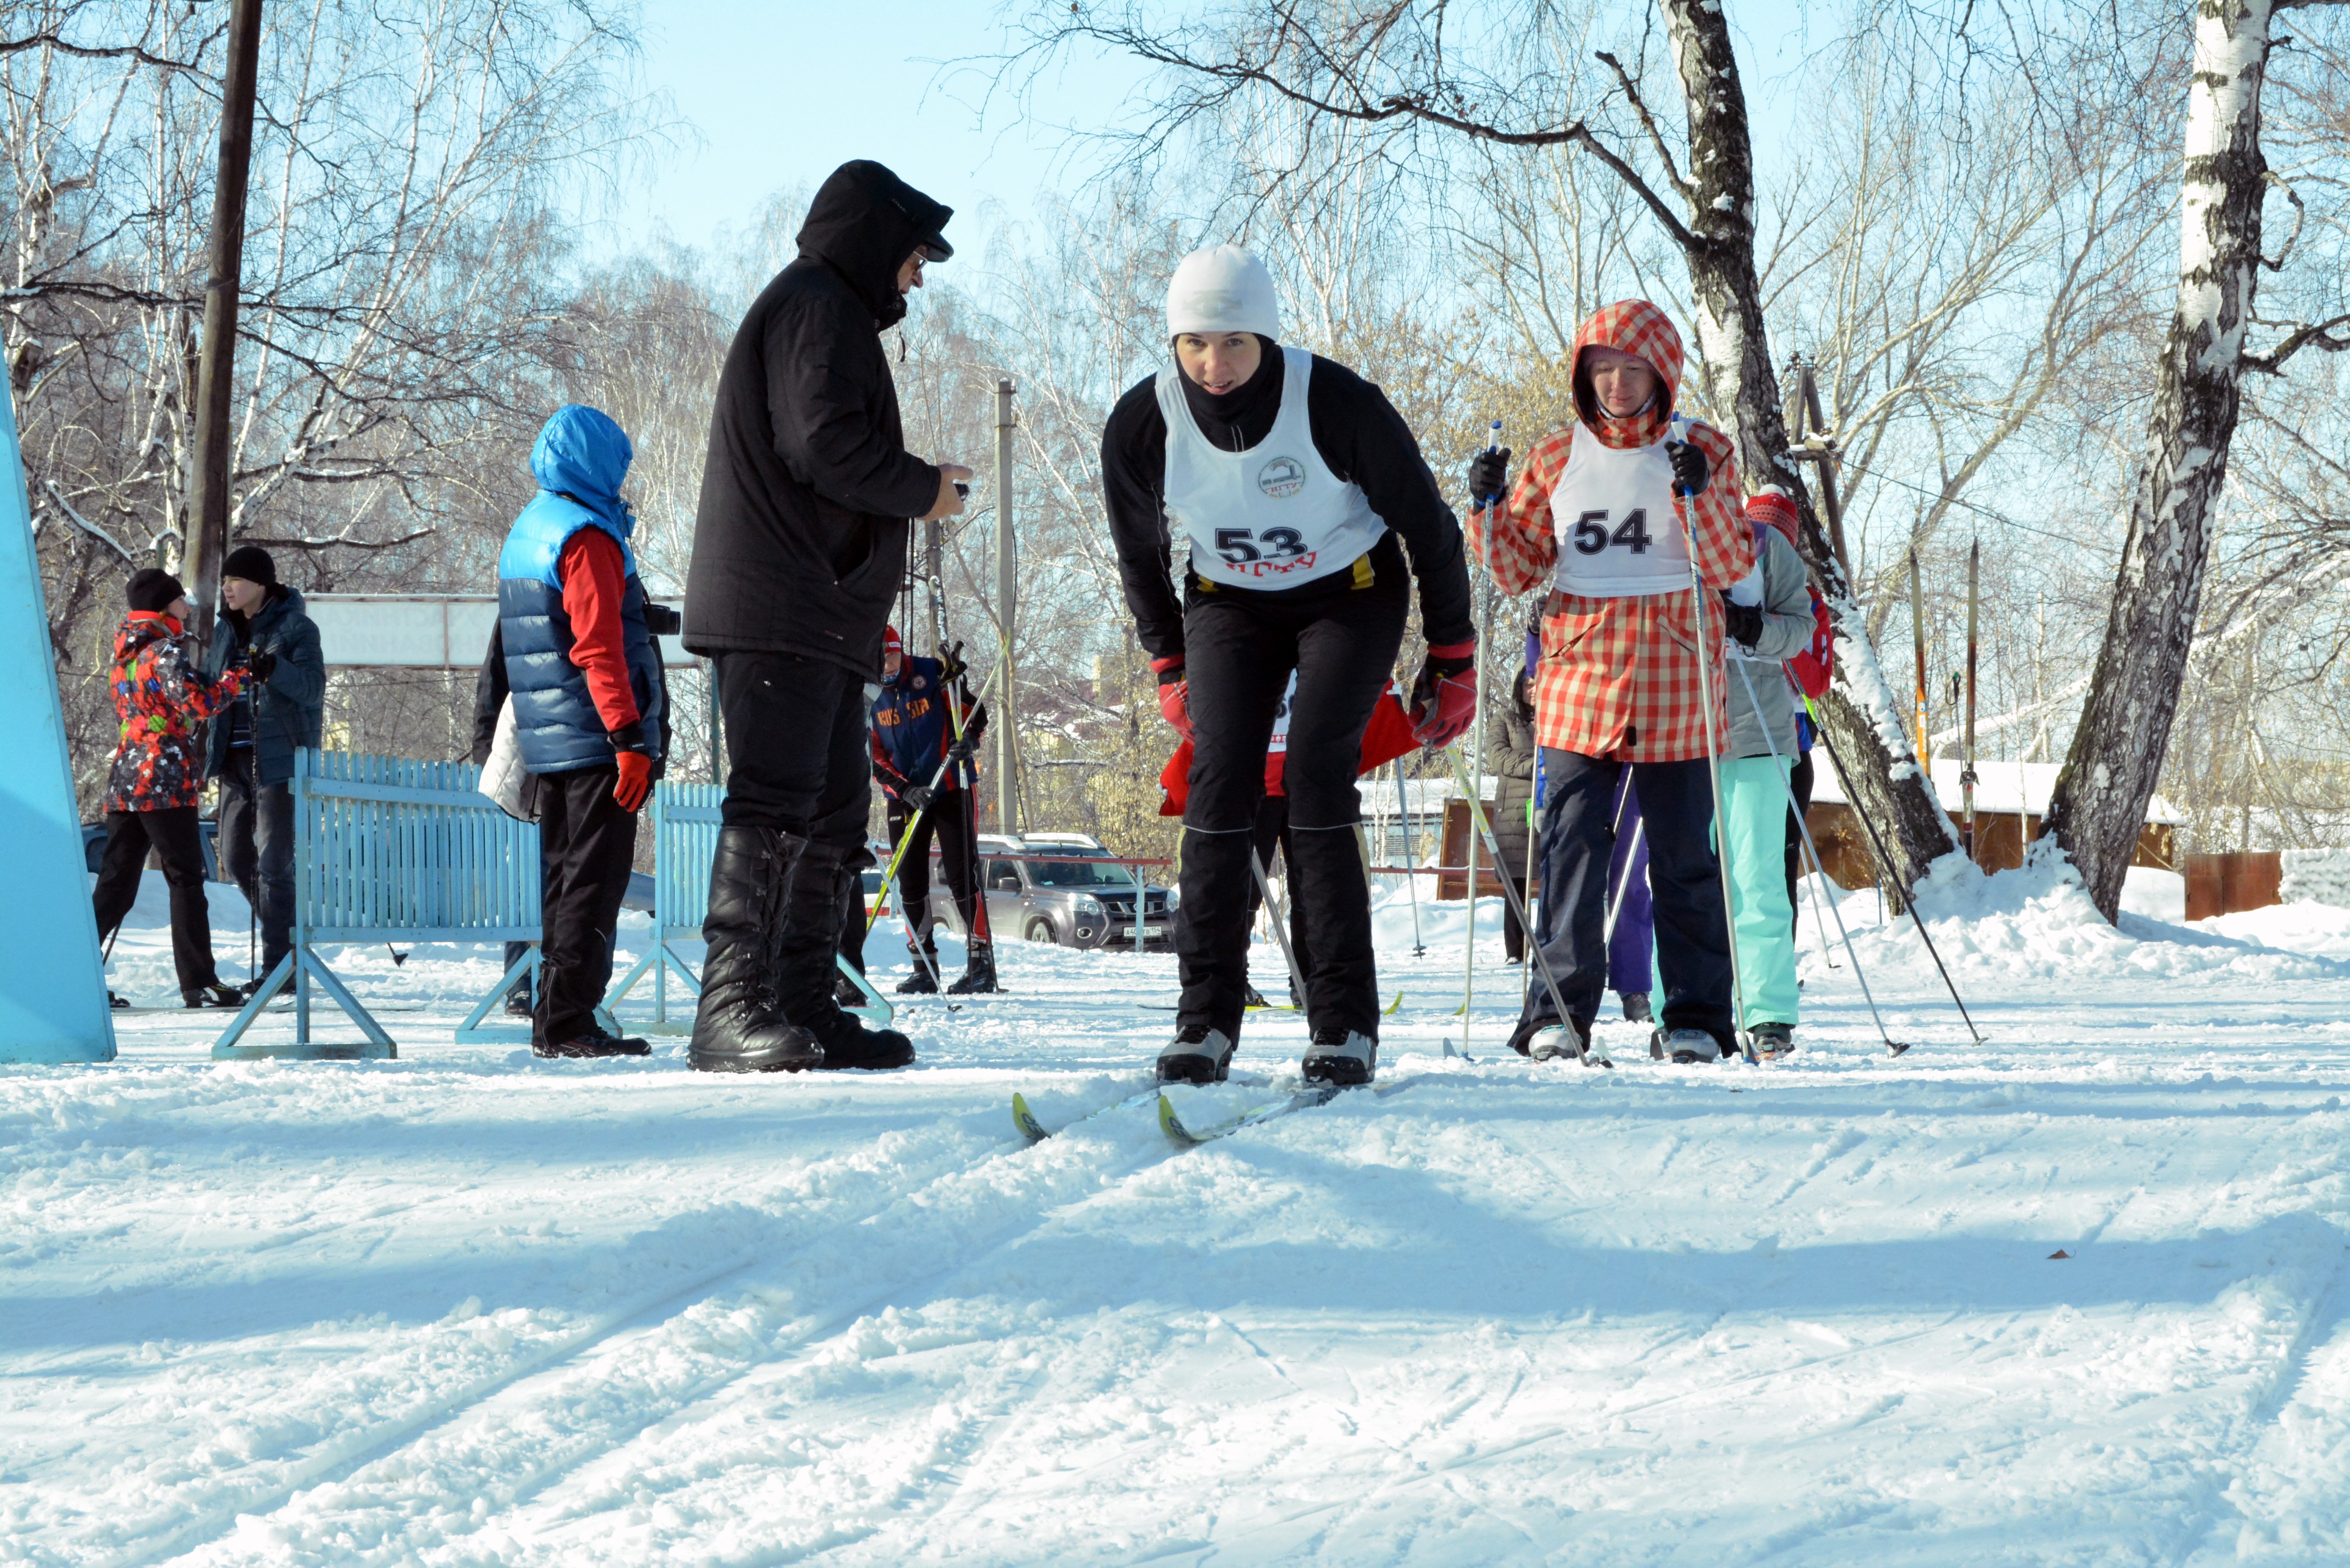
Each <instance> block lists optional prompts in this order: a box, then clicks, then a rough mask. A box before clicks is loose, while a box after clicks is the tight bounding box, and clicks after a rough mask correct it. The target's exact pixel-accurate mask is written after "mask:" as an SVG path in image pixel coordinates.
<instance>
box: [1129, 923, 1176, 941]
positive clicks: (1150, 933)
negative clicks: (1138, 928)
mask: <svg viewBox="0 0 2350 1568" xmlns="http://www.w3.org/2000/svg"><path fill="white" fill-rule="evenodd" d="M1128 929H1132V928H1130V927H1129V928H1128ZM1166 934H1167V928H1166V927H1164V926H1145V927H1143V928H1142V935H1143V937H1144V939H1145V940H1149V938H1151V937H1163V936H1165V935H1166Z"/></svg>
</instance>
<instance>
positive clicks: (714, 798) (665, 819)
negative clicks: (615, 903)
mask: <svg viewBox="0 0 2350 1568" xmlns="http://www.w3.org/2000/svg"><path fill="white" fill-rule="evenodd" d="M725 800H726V792H725V790H724V789H723V788H722V787H720V786H719V785H717V784H671V783H668V782H666V781H664V782H662V783H660V784H655V785H654V786H653V801H652V808H651V816H652V828H653V944H652V946H651V948H650V949H649V950H647V951H646V953H645V956H644V957H642V958H640V959H639V960H638V961H636V963H635V965H634V966H633V967H631V968H630V969H629V972H628V973H626V974H624V975H622V976H621V977H620V978H619V981H617V982H615V983H614V985H613V987H612V989H611V991H610V992H609V993H608V994H607V995H606V996H605V998H604V1005H605V1007H606V1008H607V1009H611V1008H616V1007H618V1006H619V1004H620V999H621V998H622V997H625V996H626V995H628V994H629V992H630V991H632V990H634V989H635V988H636V985H637V982H638V981H640V980H642V979H644V978H645V976H646V975H647V974H648V973H650V975H651V976H652V981H653V1023H652V1025H651V1027H652V1029H653V1031H654V1032H655V1033H665V1034H681V1033H687V1032H688V1031H689V1030H690V1029H691V1027H692V1024H691V1020H690V1019H689V1020H688V1021H687V1022H686V1023H682V1024H672V1023H671V1022H670V1016H669V981H670V979H671V977H672V976H674V977H675V978H676V980H677V981H678V982H679V983H680V984H681V985H682V986H683V987H684V988H685V993H686V995H687V996H689V997H695V998H698V997H700V996H701V994H702V980H701V977H700V976H698V975H696V974H695V973H694V972H693V971H692V970H691V968H690V967H688V965H687V964H686V962H685V961H684V960H683V959H681V958H680V957H679V956H678V954H677V950H675V949H674V948H672V947H671V946H670V943H671V942H672V941H676V940H686V941H699V940H701V938H702V920H703V919H705V918H706V917H707V916H708V914H709V913H710V862H711V860H712V858H713V857H715V856H716V855H717V853H718V826H719V811H720V807H721V806H723V805H724V804H725ZM839 968H840V971H841V972H842V973H843V974H845V975H847V977H848V979H849V980H850V981H851V982H852V983H854V984H855V985H856V987H857V989H858V992H860V993H862V995H863V996H864V998H865V1001H864V1003H863V1004H862V1005H861V1006H857V1007H852V1008H850V1009H848V1011H849V1012H854V1013H856V1014H857V1015H858V1016H859V1017H860V1018H863V1019H865V1020H867V1021H868V1023H889V1018H890V1012H891V1010H890V1006H889V1001H888V999H887V998H885V997H884V996H882V995H881V993H880V992H878V991H875V990H874V989H873V987H872V986H871V985H869V984H868V983H867V982H866V980H865V977H864V976H863V975H861V974H859V973H858V972H857V971H855V970H854V969H852V968H850V967H849V966H848V964H847V962H846V961H842V962H840V964H839Z"/></svg>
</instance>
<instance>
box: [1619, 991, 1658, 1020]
mask: <svg viewBox="0 0 2350 1568" xmlns="http://www.w3.org/2000/svg"><path fill="white" fill-rule="evenodd" d="M1656 1021H1657V1014H1656V1012H1655V1011H1654V1010H1653V1009H1651V1008H1650V1007H1649V1005H1648V992H1645V991H1627V992H1625V993H1624V1022H1625V1023H1655V1022H1656Z"/></svg>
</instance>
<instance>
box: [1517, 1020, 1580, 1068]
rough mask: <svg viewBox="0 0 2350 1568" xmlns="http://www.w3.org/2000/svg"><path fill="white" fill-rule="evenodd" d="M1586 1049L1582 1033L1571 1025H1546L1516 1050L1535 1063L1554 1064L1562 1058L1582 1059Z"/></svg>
mask: <svg viewBox="0 0 2350 1568" xmlns="http://www.w3.org/2000/svg"><path fill="white" fill-rule="evenodd" d="M1518 1049H1519V1051H1521V1052H1522V1053H1523V1054H1525V1055H1527V1056H1530V1057H1532V1058H1533V1059H1534V1060H1535V1061H1537V1062H1555V1061H1557V1060H1558V1059H1559V1058H1560V1057H1562V1056H1572V1057H1574V1058H1575V1060H1577V1061H1581V1060H1582V1059H1583V1053H1584V1051H1585V1049H1586V1042H1585V1040H1584V1038H1583V1032H1582V1031H1581V1030H1579V1029H1577V1028H1576V1027H1575V1025H1574V1024H1572V1023H1547V1024H1544V1026H1543V1027H1542V1028H1540V1029H1537V1030H1535V1031H1534V1033H1533V1035H1532V1036H1531V1037H1530V1038H1528V1039H1527V1040H1525V1041H1524V1042H1523V1043H1522V1044H1519V1046H1518Z"/></svg>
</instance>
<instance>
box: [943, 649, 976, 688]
mask: <svg viewBox="0 0 2350 1568" xmlns="http://www.w3.org/2000/svg"><path fill="white" fill-rule="evenodd" d="M970 668H971V666H970V665H968V664H966V663H964V662H963V658H962V643H960V642H958V643H956V644H955V645H954V646H953V647H951V648H950V649H947V650H946V651H945V652H944V653H941V654H940V655H939V684H940V685H941V686H951V685H953V684H954V683H955V682H956V681H958V680H962V676H963V672H964V671H965V670H969V669H970Z"/></svg>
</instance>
